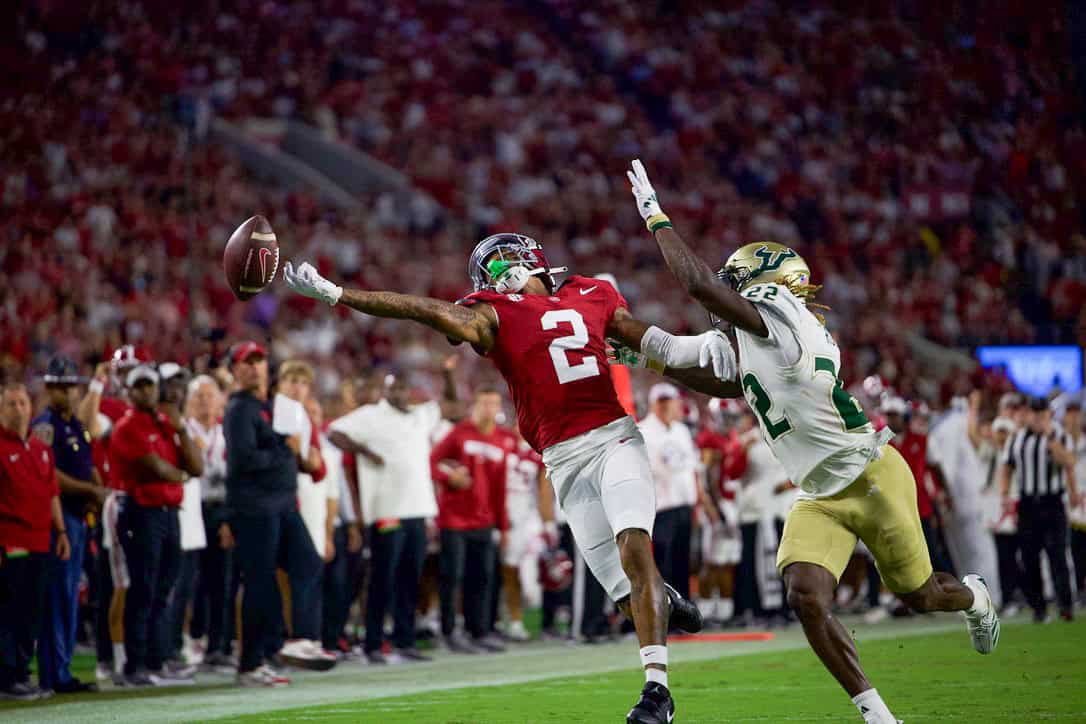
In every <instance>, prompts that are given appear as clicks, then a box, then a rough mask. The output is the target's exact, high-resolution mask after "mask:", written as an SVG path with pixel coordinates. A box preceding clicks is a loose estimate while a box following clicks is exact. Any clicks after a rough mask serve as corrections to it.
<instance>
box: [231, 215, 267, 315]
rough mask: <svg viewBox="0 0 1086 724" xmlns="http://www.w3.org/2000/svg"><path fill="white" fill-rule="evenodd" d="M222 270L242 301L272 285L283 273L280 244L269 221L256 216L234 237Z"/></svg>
mask: <svg viewBox="0 0 1086 724" xmlns="http://www.w3.org/2000/svg"><path fill="white" fill-rule="evenodd" d="M222 268H223V271H224V272H226V283H227V284H229V285H230V289H231V291H233V292H234V296H236V297H237V298H238V299H240V300H242V301H245V300H247V299H252V298H253V297H254V296H256V295H257V294H259V293H260V292H262V291H264V287H266V286H268V285H269V284H271V283H272V281H273V280H274V279H275V274H276V272H278V271H279V243H278V242H277V241H276V239H275V232H274V231H272V227H271V224H269V223H268V220H267V219H265V218H264V217H263V216H260V215H257V216H252V217H250V218H248V219H246V220H245V222H244V223H242V225H241V226H239V227H238V228H237V229H236V230H235V231H234V233H233V234H231V235H230V241H228V242H226V251H224V252H223V255H222Z"/></svg>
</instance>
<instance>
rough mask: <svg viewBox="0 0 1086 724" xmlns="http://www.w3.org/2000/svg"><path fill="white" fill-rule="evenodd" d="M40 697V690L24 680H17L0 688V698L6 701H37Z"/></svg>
mask: <svg viewBox="0 0 1086 724" xmlns="http://www.w3.org/2000/svg"><path fill="white" fill-rule="evenodd" d="M40 698H41V690H40V689H38V687H36V686H31V685H30V684H28V683H26V682H19V683H18V684H12V685H11V686H5V687H4V688H3V689H0V699H3V700H6V701H37V700H38V699H40Z"/></svg>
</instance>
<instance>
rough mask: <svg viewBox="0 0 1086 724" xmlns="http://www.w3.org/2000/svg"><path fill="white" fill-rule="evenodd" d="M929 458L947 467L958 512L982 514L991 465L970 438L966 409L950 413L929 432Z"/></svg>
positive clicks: (956, 511)
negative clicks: (983, 497) (985, 460)
mask: <svg viewBox="0 0 1086 724" xmlns="http://www.w3.org/2000/svg"><path fill="white" fill-rule="evenodd" d="M928 461H929V462H933V463H937V464H938V465H939V467H941V468H942V469H943V474H944V475H946V482H947V486H948V487H949V488H950V496H951V498H953V500H954V511H955V513H956V514H957V515H960V516H967V515H974V514H978V513H979V512H980V510H981V487H982V486H983V485H984V482H985V478H986V477H987V473H988V469H987V467H986V466H985V465H984V462H983V461H982V460H981V458H980V455H979V454H978V451H977V450H976V448H974V447H973V443H972V442H970V440H969V428H968V420H967V418H966V414H965V413H964V412H952V413H950V414H948V415H947V416H946V417H944V418H943V419H942V420H941V421H940V422H939V424H938V426H936V427H935V428H933V429H932V431H931V433H930V434H929V435H928Z"/></svg>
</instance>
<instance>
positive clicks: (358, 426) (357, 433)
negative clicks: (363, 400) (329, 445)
mask: <svg viewBox="0 0 1086 724" xmlns="http://www.w3.org/2000/svg"><path fill="white" fill-rule="evenodd" d="M367 417H368V414H367V412H366V409H365V408H364V407H360V408H358V409H357V410H354V411H353V412H349V413H347V414H346V415H344V416H343V417H339V418H336V419H335V420H333V421H332V424H331V425H329V426H328V432H341V433H343V434H344V435H346V436H347V437H349V438H350V439H351V441H352V442H356V443H362V444H364V443H365V442H366V428H367V425H366V422H367Z"/></svg>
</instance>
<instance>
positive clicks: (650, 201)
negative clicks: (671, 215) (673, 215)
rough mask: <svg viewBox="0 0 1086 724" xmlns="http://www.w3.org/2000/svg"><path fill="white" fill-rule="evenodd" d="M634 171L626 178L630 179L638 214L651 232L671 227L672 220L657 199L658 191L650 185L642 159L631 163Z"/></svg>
mask: <svg viewBox="0 0 1086 724" xmlns="http://www.w3.org/2000/svg"><path fill="white" fill-rule="evenodd" d="M630 167H631V168H632V169H633V170H632V171H627V172H626V178H628V179H630V190H632V191H633V195H634V199H636V200H637V212H638V213H639V214H641V218H642V219H644V220H645V225H646V226H647V227H648V228H649V231H656V229H659V228H660V227H661V226H667V227H670V226H671V221H670V219H668V218H667V215H666V214H665V213H664V212H663V210H662V209H661V208H660V201H659V200H658V199H657V198H656V189H654V188H653V187H652V184H651V183H649V175H648V174H647V173H646V172H645V166H644V164H642V163H641V160H640V159H637V158H635V159H634V160H633V161H631V162H630Z"/></svg>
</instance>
